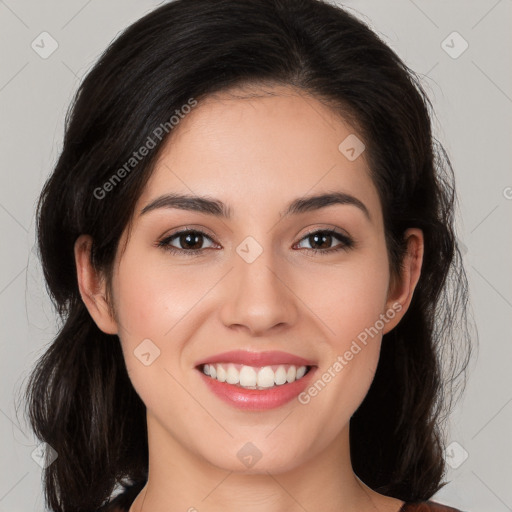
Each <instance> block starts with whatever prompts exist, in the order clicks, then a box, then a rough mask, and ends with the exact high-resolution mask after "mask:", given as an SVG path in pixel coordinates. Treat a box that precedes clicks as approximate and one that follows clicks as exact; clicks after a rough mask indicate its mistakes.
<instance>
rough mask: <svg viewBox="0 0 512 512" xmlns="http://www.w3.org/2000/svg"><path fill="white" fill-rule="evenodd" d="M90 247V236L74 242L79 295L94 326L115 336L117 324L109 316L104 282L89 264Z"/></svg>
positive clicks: (81, 236)
mask: <svg viewBox="0 0 512 512" xmlns="http://www.w3.org/2000/svg"><path fill="white" fill-rule="evenodd" d="M91 247H92V237H91V236H90V235H80V236H79V237H78V238H77V240H76V241H75V246H74V252H75V263H76V272H77V279H78V288H79V290H80V295H81V297H82V300H83V302H84V304H85V306H86V307H87V310H88V311H89V314H90V315H91V317H92V318H93V320H94V322H95V323H96V325H97V326H98V327H99V328H100V329H101V330H102V331H103V332H104V333H106V334H117V333H118V329H117V324H116V322H115V320H114V319H113V318H112V316H111V313H110V308H109V306H108V302H107V299H106V285H105V280H104V279H103V276H102V275H101V274H100V273H99V272H98V271H97V270H96V269H95V268H94V267H93V265H92V263H91Z"/></svg>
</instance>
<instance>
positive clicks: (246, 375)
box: [203, 363, 307, 389]
mask: <svg viewBox="0 0 512 512" xmlns="http://www.w3.org/2000/svg"><path fill="white" fill-rule="evenodd" d="M306 372H307V367H306V366H299V367H296V366H294V365H279V366H274V367H272V366H263V367H262V368H254V367H252V366H245V365H234V364H233V363H225V364H205V365H203V373H204V374H205V375H208V376H209V377H211V378H212V379H216V380H218V381H219V382H227V383H228V384H233V385H237V386H240V387H243V388H247V389H268V388H272V387H274V386H282V385H283V384H286V383H291V382H294V381H296V380H299V379H301V378H302V377H304V375H305V374H306Z"/></svg>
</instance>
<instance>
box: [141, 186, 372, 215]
mask: <svg viewBox="0 0 512 512" xmlns="http://www.w3.org/2000/svg"><path fill="white" fill-rule="evenodd" d="M335 204H345V205H351V206H355V207H356V208H359V209H360V210H361V211H362V212H363V213H364V215H365V216H366V218H367V219H368V220H369V221H370V222H371V216H370V212H369V211H368V208H367V207H366V206H365V204H364V203H363V202H362V201H360V200H359V199H357V198H356V197H354V196H352V195H350V194H347V193H344V192H330V193H325V194H319V195H314V196H306V197H301V198H298V199H295V200H293V201H292V202H291V203H290V204H289V205H288V206H287V208H286V209H285V210H284V212H281V213H280V216H281V217H286V216H288V215H298V214H301V213H306V212H311V211H315V210H320V209H321V208H326V207H327V206H332V205H335ZM159 208H176V209H179V210H189V211H195V212H199V213H205V214H207V215H213V216H215V217H222V218H224V219H228V220H229V219H231V213H232V212H231V209H230V208H229V207H228V206H227V205H226V204H225V203H223V202H222V201H220V200H218V199H213V198H209V197H200V196H192V195H186V194H165V195H162V196H160V197H157V198H156V199H154V200H153V201H151V202H150V203H148V204H147V205H146V206H145V207H144V208H143V209H142V210H141V212H140V215H144V214H145V213H148V212H150V211H152V210H156V209H159Z"/></svg>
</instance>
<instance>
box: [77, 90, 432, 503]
mask: <svg viewBox="0 0 512 512" xmlns="http://www.w3.org/2000/svg"><path fill="white" fill-rule="evenodd" d="M238 92H240V91H238ZM244 92H245V93H246V92H247V88H246V89H245V90H244ZM252 92H253V93H254V92H257V93H258V96H254V95H253V96H252V97H245V98H242V97H233V96H230V95H228V94H227V93H222V94H219V95H217V96H211V97H209V98H208V99H207V100H204V101H202V102H201V103H199V105H198V106H197V107H196V108H194V109H193V110H192V112H191V113H190V114H188V115H187V116H186V117H185V118H184V119H183V120H182V121H181V122H180V124H179V126H177V127H176V128H175V129H174V131H173V132H172V138H171V139H170V141H167V144H166V146H165V148H164V150H163V151H162V153H161V154H160V156H159V160H158V164H157V167H156V169H155V172H154V173H153V175H152V177H151V178H150V180H149V182H148V183H147V186H146V188H145V189H144V191H143V193H142V195H141V197H140V198H139V200H138V202H137V205H136V209H135V212H134V216H133V219H132V222H131V232H130V235H129V236H128V232H127V231H125V233H124V235H123V237H122V240H121V244H120V245H121V246H123V244H124V243H125V242H126V248H125V250H124V251H123V250H118V254H117V257H116V263H115V268H114V274H113V280H112V294H113V306H114V311H115V314H114V315H111V314H109V309H108V303H107V298H106V297H107V295H106V286H105V280H104V279H103V277H104V276H102V274H101V272H99V271H96V270H95V269H94V268H92V267H91V265H90V259H89V254H90V242H91V239H90V237H89V236H88V235H82V236H81V237H80V238H79V239H78V240H77V242H76V244H75V258H76V263H77V277H78V281H79V286H80V292H81V294H82V298H83V300H84V302H85V304H86V306H87V308H88V310H89V311H90V314H91V316H92V317H93V319H94V321H95V322H96V323H97V325H98V327H99V328H100V329H102V330H103V331H104V332H107V333H110V334H118V335H119V338H120V342H121V344H122V348H123V353H124V356H125V361H126V366H127V369H128V372H129V375H130V378H131V381H132V383H133V386H134V387H135V389H136V391H137V392H138V393H139V395H140V397H141V398H142V400H143V401H144V403H145V405H146V407H147V425H148V442H149V480H148V484H147V485H146V487H145V488H144V489H143V491H142V492H141V493H140V495H139V496H138V497H137V499H136V500H135V502H134V504H133V506H132V507H131V509H130V511H131V512H139V511H141V510H142V511H146V512H147V511H151V512H161V511H162V512H163V511H166V512H167V511H169V510H183V511H186V510H191V511H192V510H198V511H203V510H204V511H205V510H208V511H213V512H217V511H221V510H222V511H224V512H231V511H239V510H243V511H246V512H252V511H261V510H265V511H268V512H290V511H293V512H295V511H301V512H303V511H304V510H308V511H315V510H327V511H334V510H336V511H342V512H355V511H356V510H357V511H359V512H360V511H362V510H364V511H366V510H368V511H370V510H379V511H383V512H398V510H399V509H400V507H401V505H402V504H403V502H402V501H400V500H397V499H394V498H389V497H386V496H383V495H381V494H378V493H376V492H374V491H373V490H371V489H370V488H369V487H368V486H366V485H365V484H364V483H363V482H362V481H360V480H359V479H358V478H357V476H356V475H355V474H354V472H353V470H352V465H351V461H350V452H349V420H350V417H351V416H352V415H353V413H354V412H355V411H356V409H357V408H358V406H359V405H360V403H361V402H362V400H363V398H364V397H365V395H366V394H367V392H368V389H369V387H370V384H371V382H372V380H373V377H374V374H375V369H376V367H377V363H378V359H379V351H380V345H381V340H382V335H383V334H385V333H386V332H389V331H390V330H391V329H393V328H394V327H395V326H396V325H397V324H398V322H399V321H400V319H401V318H402V316H403V315H404V314H405V312H406V310H407V308H408V307H409V304H410V301H411V298H412V294H413V292H414V288H415V286H416V284H417V282H418V279H419V276H420V270H421V263H422V258H423V234H422V232H421V230H419V229H416V228H411V229H409V230H407V231H406V233H405V236H406V238H407V240H408V253H407V256H406V258H405V261H404V267H403V272H402V275H401V276H400V279H399V280H391V279H390V272H389V261H388V258H387V253H386V246H385V239H384V227H383V218H382V208H381V204H380V201H379V197H378V195H377V190H376V188H375V186H374V185H373V182H372V180H371V179H370V176H369V171H368V168H367V163H366V161H365V158H364V156H365V155H364V153H363V154H362V155H361V156H360V157H359V158H357V159H356V160H354V161H349V160H348V159H347V158H346V157H345V156H344V155H343V154H342V153H341V152H340V151H339V150H338V146H339V144H340V142H341V141H343V140H344V139H345V138H346V137H347V136H348V135H350V134H352V133H355V130H354V129H352V128H351V127H350V126H349V125H348V124H347V123H345V122H343V120H342V119H340V118H339V117H338V116H335V114H334V113H333V112H332V111H331V110H329V109H328V107H326V106H325V105H324V104H322V103H320V102H319V101H317V100H316V99H314V98H312V97H311V96H307V95H306V94H305V93H303V92H299V91H297V90H295V89H292V88H288V87H274V88H272V89H270V88H267V89H258V90H257V91H254V90H253V91H252ZM270 93H271V94H270ZM326 191H342V192H346V193H350V194H351V195H353V196H355V197H356V198H358V199H359V200H360V201H362V202H363V203H364V204H365V205H366V207H367V208H368V211H369V213H370V217H371V218H370V219H368V218H366V217H365V215H364V213H363V212H362V211H361V210H360V209H358V208H356V207H355V206H353V205H346V204H345V205H332V206H328V207H325V208H322V209H320V210H317V211H311V212H306V213H301V214H298V215H291V216H289V217H283V218H280V212H281V211H283V210H284V208H285V207H286V206H287V205H288V203H289V202H290V201H292V200H294V199H296V198H299V197H303V196H305V195H313V194H316V193H320V192H326ZM169 192H178V193H186V194H196V195H201V196H209V197H214V198H217V199H220V200H221V201H223V202H224V203H226V204H227V205H228V206H229V207H230V208H231V210H232V212H233V216H232V218H231V219H230V220H226V219H220V218H216V217H213V216H211V215H207V214H204V213H199V212H192V211H185V210H178V209H171V208H161V209H155V210H152V211H150V212H147V213H146V214H144V215H139V212H140V211H141V210H142V208H143V207H144V206H145V205H147V204H148V203H149V202H150V201H151V200H153V199H154V198H156V197H158V196H160V195H161V194H164V193H169ZM105 200H108V198H106V199H105ZM185 227H187V228H190V227H192V228H194V229H201V230H203V231H206V232H207V234H208V236H209V237H211V239H208V238H206V237H205V238H201V237H200V238H199V239H198V246H197V247H203V248H205V250H204V252H203V254H201V255H199V256H193V257H187V256H186V254H183V255H174V254H171V253H169V252H166V251H165V250H164V249H163V248H159V247H156V246H155V244H156V243H157V242H158V241H159V240H161V239H162V238H164V235H170V234H173V233H174V232H176V231H180V230H182V229H184V228H185ZM313 228H314V229H315V230H321V229H324V230H325V229H329V228H334V229H337V230H339V231H341V232H342V233H345V234H348V235H349V236H350V237H352V238H353V239H354V240H356V242H357V244H356V245H355V247H353V248H351V249H349V250H347V251H343V250H341V251H337V252H331V253H327V252H326V253H325V254H314V253H312V251H311V248H317V249H318V248H319V247H320V250H323V251H324V252H325V251H327V250H328V249H329V248H334V247H336V246H339V245H340V243H342V242H340V241H339V240H338V239H336V238H334V237H333V238H332V239H330V240H329V239H328V240H327V241H326V242H325V243H324V245H321V244H322V241H321V240H320V242H318V243H317V245H315V241H314V240H312V239H311V237H307V236H306V234H307V233H308V231H309V230H311V229H313ZM247 236H251V237H253V238H254V239H255V240H256V241H257V242H258V243H259V244H260V246H261V247H262V249H263V252H262V254H261V255H260V256H259V257H258V258H257V259H256V260H255V261H254V262H252V263H247V262H246V261H245V260H244V259H242V258H241V257H240V256H239V255H238V253H237V252H236V248H237V247H238V246H239V245H240V244H241V242H242V241H243V240H244V239H245V238H246V237H247ZM172 244H173V246H174V247H177V248H182V249H183V247H185V249H183V250H184V251H185V250H187V247H190V245H189V246H187V245H186V243H185V244H184V243H183V239H182V244H181V245H180V239H179V237H177V238H175V239H174V241H173V242H172ZM192 244H194V241H192ZM318 244H320V245H318ZM216 249H217V250H216ZM393 304H400V305H401V308H402V309H401V311H400V312H397V313H396V314H395V316H394V318H393V319H389V321H388V322H387V323H386V324H385V326H384V328H383V329H382V330H381V331H380V332H379V334H378V335H376V336H374V337H373V338H371V339H370V341H369V342H368V344H367V345H366V346H365V347H364V349H363V350H361V351H360V352H359V353H358V354H357V355H356V356H354V358H353V359H352V360H351V361H350V362H349V363H348V364H347V365H346V366H345V367H344V369H343V370H342V371H341V372H339V374H337V376H336V377H335V378H333V379H332V380H331V382H330V383H329V384H328V385H327V386H325V388H324V389H323V390H322V391H321V392H320V393H319V394H318V395H317V396H316V397H314V398H313V399H311V401H310V402H309V403H308V404H306V405H302V404H300V403H298V401H297V400H292V401H291V402H289V403H287V404H285V405H284V406H282V407H279V408H276V409H272V410H269V411H258V412H255V411H241V410H238V409H235V408H234V407H231V406H230V405H228V404H226V403H224V402H223V401H221V400H220V399H218V398H217V397H216V396H215V395H213V394H212V393H211V392H210V391H209V390H208V389H207V387H206V386H205V385H204V383H203V382H202V380H201V376H200V375H199V373H198V371H197V370H196V369H194V366H195V363H196V362H197V361H199V360H200V359H202V358H205V357H207V356H211V355H213V354H217V353H219V352H224V351H227V350H236V349H244V350H250V351H264V350H282V351H286V352H290V353H292V354H296V355H299V356H302V357H305V358H307V359H312V360H315V361H317V362H318V367H319V368H318V370H317V372H318V374H319V375H321V374H322V373H323V372H325V371H327V369H328V368H329V367H331V366H332V365H333V363H334V362H335V361H336V359H337V356H338V355H340V354H344V353H345V352H346V351H347V350H348V349H349V347H350V345H351V343H352V341H353V340H354V339H356V337H357V335H358V334H359V333H361V332H362V331H364V330H365V328H369V327H370V326H373V325H374V324H375V322H376V320H378V319H379V315H381V314H386V312H387V311H388V310H389V309H390V308H391V307H392V305H393ZM147 338H149V339H151V340H152V342H153V343H154V344H155V345H156V346H157V347H158V348H159V350H160V356H159V357H158V358H157V359H155V360H154V362H153V363H152V364H151V365H149V366H145V365H144V364H142V363H141V361H140V360H139V359H138V358H137V357H135V356H134V350H135V349H136V348H137V346H138V345H139V344H140V343H141V341H142V340H144V339H147ZM376 422H378V418H376ZM249 441H250V442H251V443H253V444H254V445H255V446H256V447H257V449H258V450H259V451H260V452H261V455H262V456H261V459H260V460H259V461H258V462H257V463H256V464H255V465H254V466H253V467H251V468H247V467H245V466H244V465H243V464H242V463H241V461H240V460H239V458H238V457H237V452H238V451H239V450H240V449H241V447H242V446H244V445H245V444H246V443H247V442H249ZM192 507H194V508H192Z"/></svg>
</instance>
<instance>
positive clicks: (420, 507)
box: [399, 501, 463, 512]
mask: <svg viewBox="0 0 512 512" xmlns="http://www.w3.org/2000/svg"><path fill="white" fill-rule="evenodd" d="M399 512H463V511H461V510H459V509H457V508H453V507H449V506H448V505H441V504H440V503H436V502H434V501H422V502H415V503H405V504H404V506H403V507H402V508H401V509H400V511H399Z"/></svg>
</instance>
